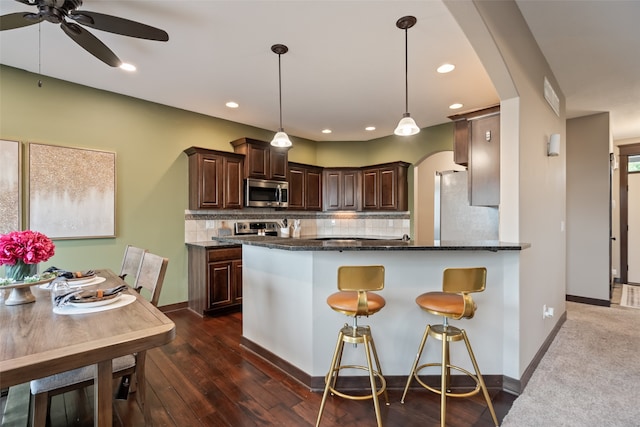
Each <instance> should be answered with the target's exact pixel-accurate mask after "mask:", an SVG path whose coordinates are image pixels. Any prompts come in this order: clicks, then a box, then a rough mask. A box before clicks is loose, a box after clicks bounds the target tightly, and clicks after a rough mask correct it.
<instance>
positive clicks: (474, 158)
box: [469, 114, 500, 206]
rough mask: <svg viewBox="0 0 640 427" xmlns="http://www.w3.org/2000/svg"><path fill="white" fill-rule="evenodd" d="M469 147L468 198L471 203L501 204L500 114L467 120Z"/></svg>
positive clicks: (483, 204) (478, 204)
mask: <svg viewBox="0 0 640 427" xmlns="http://www.w3.org/2000/svg"><path fill="white" fill-rule="evenodd" d="M469 122H470V124H471V147H470V153H469V154H470V159H469V163H470V167H469V192H470V197H469V199H470V202H471V205H474V206H498V205H499V204H500V115H498V114H496V115H493V116H486V117H482V118H479V119H473V120H469Z"/></svg>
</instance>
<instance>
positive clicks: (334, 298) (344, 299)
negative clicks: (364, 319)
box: [327, 291, 386, 316]
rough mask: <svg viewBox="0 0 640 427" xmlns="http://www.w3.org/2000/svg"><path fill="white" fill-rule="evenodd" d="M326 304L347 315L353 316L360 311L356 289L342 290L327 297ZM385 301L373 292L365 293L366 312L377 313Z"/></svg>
mask: <svg viewBox="0 0 640 427" xmlns="http://www.w3.org/2000/svg"><path fill="white" fill-rule="evenodd" d="M327 304H328V305H329V307H331V308H332V309H334V310H335V311H339V312H340V313H344V314H346V315H347V316H355V315H356V313H360V312H362V310H363V308H362V307H361V308H360V310H358V292H356V291H342V292H336V293H335V294H331V295H329V297H327ZM385 304H386V301H385V300H384V298H382V297H381V296H380V295H378V294H374V293H373V292H367V293H366V306H367V307H366V311H367V313H368V314H373V313H377V312H378V311H380V310H381V309H382V307H384V306H385Z"/></svg>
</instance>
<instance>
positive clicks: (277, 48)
mask: <svg viewBox="0 0 640 427" xmlns="http://www.w3.org/2000/svg"><path fill="white" fill-rule="evenodd" d="M271 51H272V52H273V53H275V54H276V55H278V97H279V100H280V128H279V129H278V132H276V134H275V135H274V137H273V139H272V140H271V145H273V146H274V147H291V145H292V144H291V140H290V139H289V135H287V134H286V133H285V131H284V129H283V128H282V67H281V66H280V56H281V55H284V54H285V53H287V52H288V51H289V48H288V47H286V46H285V45H283V44H274V45H273V46H271Z"/></svg>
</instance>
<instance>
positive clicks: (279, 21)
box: [0, 0, 640, 142]
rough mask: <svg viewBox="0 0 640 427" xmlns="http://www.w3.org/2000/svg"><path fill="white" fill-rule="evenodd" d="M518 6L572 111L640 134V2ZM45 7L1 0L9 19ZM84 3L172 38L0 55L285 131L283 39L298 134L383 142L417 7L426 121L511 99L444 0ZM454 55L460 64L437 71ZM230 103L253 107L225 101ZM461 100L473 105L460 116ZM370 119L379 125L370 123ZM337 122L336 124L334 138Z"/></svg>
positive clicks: (7, 39)
mask: <svg viewBox="0 0 640 427" xmlns="http://www.w3.org/2000/svg"><path fill="white" fill-rule="evenodd" d="M517 2H518V5H519V6H520V8H521V10H522V11H523V14H524V16H525V18H526V19H527V21H528V22H529V25H530V27H531V29H532V31H533V33H534V35H535V36H536V38H537V40H538V42H539V44H540V46H541V48H542V50H543V52H544V54H545V56H546V57H547V58H548V61H549V63H550V65H551V67H552V69H553V70H554V74H555V76H556V78H557V80H558V81H559V83H560V86H561V90H562V91H563V92H564V93H565V94H566V95H567V111H568V115H569V117H575V116H580V115H584V114H591V113H595V112H601V111H611V118H612V131H613V136H614V138H616V139H620V138H630V137H640V83H639V80H640V79H639V78H638V70H640V55H638V53H637V52H640V46H639V45H638V44H639V43H640V37H639V36H638V32H637V28H638V27H637V23H638V22H639V21H640V1H606V0H603V1H554V2H550V1H534V0H526V1H524V0H517ZM35 9H36V8H35V7H33V6H27V5H24V4H22V3H19V2H16V1H14V0H0V15H4V14H7V13H13V12H20V11H35ZM79 9H84V10H90V11H94V12H100V13H105V14H110V15H115V16H119V17H123V18H127V19H131V20H134V21H138V22H142V23H145V24H148V25H152V26H155V27H159V28H162V29H164V30H166V31H167V32H168V33H169V41H168V42H166V43H163V42H156V41H147V40H138V39H133V38H129V37H125V36H119V35H115V34H111V33H107V32H103V31H99V30H93V29H91V30H90V31H91V32H92V33H93V34H94V35H95V36H96V37H98V38H99V39H100V40H102V41H103V42H104V43H105V44H106V45H107V46H109V47H110V48H111V49H112V50H113V51H114V52H115V53H116V55H118V56H119V57H120V59H121V60H122V61H124V62H131V63H134V64H135V65H136V66H137V67H138V70H137V71H136V72H135V73H126V72H124V71H121V70H119V69H116V68H111V67H109V66H107V65H105V64H103V63H102V62H100V61H98V60H97V59H95V58H94V57H93V56H91V55H90V54H88V53H87V52H85V51H84V50H83V49H82V48H80V47H79V46H78V45H76V44H75V43H74V42H73V41H72V40H71V39H70V38H69V37H67V36H66V35H65V34H64V33H63V32H62V30H61V29H60V28H59V26H57V25H54V24H51V23H48V22H43V23H41V24H40V25H32V26H29V27H24V28H20V29H14V30H8V31H2V32H0V63H2V64H5V65H9V66H12V67H16V68H20V69H25V70H27V71H31V72H35V73H41V74H42V75H44V76H51V77H55V78H59V79H62V80H67V81H71V82H74V83H79V84H82V85H86V86H90V87H95V88H99V89H104V90H108V91H111V92H116V93H121V94H124V95H129V96H133V97H136V98H141V99H145V100H149V101H153V102H157V103H160V104H165V105H169V106H173V107H177V108H181V109H184V110H189V111H194V112H198V113H202V114H206V115H209V116H214V117H220V118H223V119H228V120H231V121H234V122H239V123H244V124H248V125H252V126H256V127H259V128H264V129H272V130H274V131H275V130H276V129H277V128H278V126H279V125H278V120H279V117H278V57H277V55H276V54H274V53H272V52H271V49H270V48H271V45H273V44H275V43H282V44H285V45H287V46H288V47H289V52H288V53H287V54H285V55H283V56H282V58H281V60H282V108H283V125H284V128H285V130H286V131H287V133H289V135H293V136H299V137H304V138H309V139H312V140H316V141H329V140H338V141H347V140H369V139H373V138H378V137H382V136H386V135H390V134H392V133H393V129H394V127H395V126H396V124H397V122H398V120H399V119H400V117H401V116H402V113H403V112H404V106H405V96H404V89H405V87H404V84H405V81H404V71H405V70H404V66H405V63H404V59H405V58H404V31H402V30H400V29H398V28H397V27H396V26H395V23H396V20H397V19H398V18H400V17H402V16H404V15H414V16H415V17H416V18H417V20H418V22H417V24H416V25H415V27H413V28H411V29H410V30H409V33H408V40H409V92H410V94H409V111H410V112H411V115H412V117H414V118H415V120H416V122H417V123H418V125H419V126H420V127H426V126H431V125H435V124H439V123H444V122H447V121H448V119H447V116H449V115H451V114H455V113H457V112H460V111H468V110H474V109H477V108H482V107H486V106H489V105H493V104H496V103H498V102H499V99H498V96H497V94H496V91H495V89H494V88H493V86H492V84H491V82H490V80H489V78H488V76H487V74H486V72H485V71H484V69H483V68H482V66H481V64H480V61H479V60H478V58H477V56H476V55H475V53H474V52H473V50H472V49H471V46H470V44H469V42H468V41H467V40H466V38H465V36H464V35H463V33H462V31H461V30H460V28H459V27H458V26H457V25H456V23H455V21H454V19H453V18H452V16H451V15H450V13H449V12H448V10H447V8H446V7H445V6H444V5H443V4H442V2H441V1H440V0H427V1H425V0H419V1H404V0H378V1H361V0H360V1H358V0H355V1H347V0H343V1H335V0H325V1H312V0H289V1H268V0H262V1H260V0H258V1H256V0H254V1H250V0H232V1H214V0H180V1H178V0H173V1H167V0H135V1H130V0H101V1H97V0H85V2H84V5H83V6H82V7H81V8H79ZM634 32H635V34H633V33H634ZM445 62H450V63H453V64H455V65H456V66H457V68H456V70H455V71H453V72H452V73H450V74H444V75H442V74H438V73H436V72H435V69H436V67H437V66H439V65H441V64H442V63H445ZM43 80H44V81H45V84H44V86H43V88H42V89H43V90H46V79H43ZM34 84H36V82H34ZM230 100H233V101H236V102H238V103H239V104H240V108H238V109H229V108H227V107H225V106H224V104H225V102H227V101H230ZM454 102H460V103H463V104H464V107H463V108H462V109H461V110H458V111H452V110H450V109H449V108H448V106H449V105H450V104H452V103H454ZM370 125H371V126H376V128H377V129H376V130H375V131H373V132H368V131H365V130H364V128H365V127H366V126H370ZM325 128H330V129H332V130H333V133H331V134H329V135H326V134H323V133H321V130H322V129H325ZM293 139H294V142H295V138H293Z"/></svg>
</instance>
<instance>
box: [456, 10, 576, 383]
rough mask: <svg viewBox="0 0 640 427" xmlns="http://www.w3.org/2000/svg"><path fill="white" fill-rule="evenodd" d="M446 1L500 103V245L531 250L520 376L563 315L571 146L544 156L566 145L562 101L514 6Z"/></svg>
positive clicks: (526, 260) (525, 272)
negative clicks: (549, 96) (553, 102)
mask: <svg viewBox="0 0 640 427" xmlns="http://www.w3.org/2000/svg"><path fill="white" fill-rule="evenodd" d="M444 1H445V4H446V5H447V7H448V8H449V10H450V11H451V12H452V14H453V15H454V17H455V18H456V20H457V21H458V23H459V24H460V26H461V28H462V29H463V31H464V32H465V34H467V37H468V38H469V41H470V42H471V44H472V45H473V47H474V50H475V51H476V52H477V53H478V55H479V57H480V60H481V61H482V63H483V65H484V67H485V68H486V69H487V72H488V73H489V76H490V78H491V80H492V82H493V84H494V86H495V87H496V89H497V90H498V93H499V95H500V99H501V131H504V132H502V134H503V137H502V138H501V145H502V144H504V145H505V146H504V147H503V148H502V150H501V156H502V158H501V177H500V179H501V200H500V204H501V206H500V232H501V234H500V239H501V240H505V239H511V238H517V239H518V241H520V242H528V243H530V244H531V248H529V249H527V250H524V251H522V255H521V263H520V270H519V277H520V280H519V283H518V284H514V286H518V288H519V295H518V301H517V302H515V306H514V307H513V309H514V310H518V311H519V316H518V322H519V324H518V325H515V326H513V327H514V328H516V329H517V332H518V335H517V338H518V340H519V351H518V354H517V355H516V356H515V358H516V360H513V363H514V364H515V365H517V370H518V372H520V374H522V373H523V372H524V370H525V369H526V368H527V367H528V365H529V363H530V362H531V361H532V360H533V358H534V357H535V355H536V353H537V351H538V350H539V349H540V347H541V346H542V344H543V343H544V341H545V339H546V338H547V337H548V336H549V334H550V333H551V331H552V329H553V327H554V326H555V324H556V322H557V321H558V317H559V316H560V315H562V314H563V313H564V312H565V275H566V262H565V260H566V253H565V247H566V235H565V232H564V229H563V224H564V223H565V219H566V218H565V216H566V210H565V202H566V187H565V170H566V165H565V162H566V151H565V147H564V145H565V144H564V143H563V144H562V145H563V146H562V147H561V153H560V156H558V157H553V158H551V157H547V155H546V142H547V140H548V138H549V136H550V135H551V134H552V133H559V134H560V135H561V138H562V141H565V140H566V139H565V136H564V135H565V116H564V111H565V105H564V95H563V94H562V92H561V91H560V90H559V85H558V83H557V82H556V80H555V77H554V76H553V72H552V71H551V69H550V67H549V65H548V64H547V62H546V59H545V58H544V56H543V55H542V52H541V51H540V49H539V47H538V45H537V44H536V42H535V39H534V38H533V35H532V34H531V32H530V31H529V29H528V26H527V24H526V22H525V21H524V18H523V17H522V14H521V13H520V10H519V9H518V7H517V5H516V3H515V2H514V1H500V2H488V1H478V0H475V1H471V2H460V1H455V0H444ZM545 77H547V79H548V80H549V81H550V82H551V83H552V84H553V86H554V88H555V89H556V92H557V95H558V97H559V99H560V114H559V115H556V114H555V113H554V112H553V110H552V109H551V108H550V107H549V105H548V104H547V102H546V101H545V99H544V96H543V82H544V78H545ZM544 304H546V305H547V306H551V307H554V308H555V312H556V317H555V318H554V319H547V320H543V319H542V306H543V305H544ZM509 357H514V356H513V355H510V356H509Z"/></svg>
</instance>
